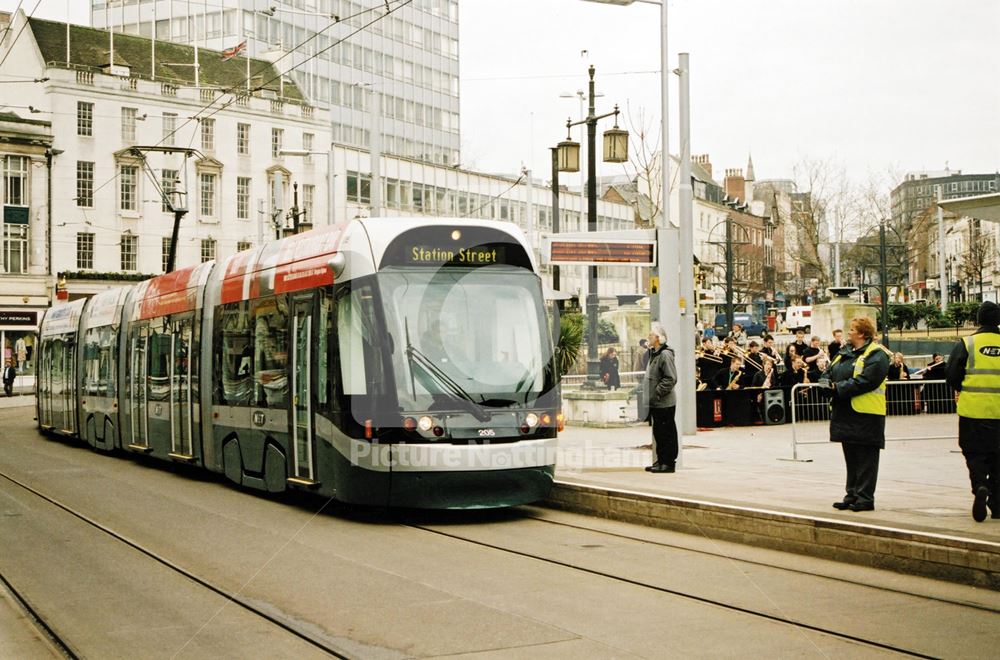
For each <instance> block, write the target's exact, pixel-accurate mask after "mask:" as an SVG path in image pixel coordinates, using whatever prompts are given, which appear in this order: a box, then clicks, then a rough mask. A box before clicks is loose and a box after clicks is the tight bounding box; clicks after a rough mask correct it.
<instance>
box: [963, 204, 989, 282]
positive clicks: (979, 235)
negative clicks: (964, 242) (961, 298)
mask: <svg viewBox="0 0 1000 660" xmlns="http://www.w3.org/2000/svg"><path fill="white" fill-rule="evenodd" d="M992 249H993V248H992V246H991V245H990V241H987V240H984V237H983V232H982V228H981V227H980V226H979V220H975V219H972V218H970V219H969V246H968V247H967V248H966V250H965V254H963V255H962V270H963V271H965V276H966V278H967V279H968V280H970V281H973V282H976V283H977V284H978V285H979V302H982V301H983V271H984V270H986V266H987V265H988V264H989V263H990V261H991V259H990V257H991V251H992ZM966 290H968V289H966Z"/></svg>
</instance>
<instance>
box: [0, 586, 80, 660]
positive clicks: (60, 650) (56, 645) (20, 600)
mask: <svg viewBox="0 0 1000 660" xmlns="http://www.w3.org/2000/svg"><path fill="white" fill-rule="evenodd" d="M0 590H3V591H4V592H6V593H7V595H9V596H10V598H11V599H12V600H13V601H14V603H15V604H16V605H17V606H18V607H19V608H21V610H22V611H23V612H24V613H25V614H26V615H27V617H28V619H29V620H30V621H31V623H32V624H33V625H34V626H35V628H36V629H37V630H38V633H39V634H40V635H41V636H42V637H44V639H45V641H46V642H47V643H48V644H49V645H50V646H51V647H52V649H53V651H55V654H57V655H61V656H63V657H65V658H69V659H70V660H77V658H79V657H80V656H78V655H77V654H76V652H75V651H74V650H73V648H72V646H71V645H70V644H69V643H68V642H67V641H66V640H64V639H63V638H62V637H61V636H60V635H59V633H58V632H57V631H56V630H55V629H54V628H53V627H52V626H50V625H49V622H48V621H46V619H45V617H44V616H43V615H42V614H40V613H39V612H38V611H37V610H36V609H35V608H34V606H33V605H32V604H31V602H30V601H29V600H28V598H27V597H25V595H24V594H22V593H21V592H20V591H18V590H17V588H16V587H14V585H13V584H11V583H10V581H9V580H7V577H6V576H5V575H4V574H3V573H2V572H0Z"/></svg>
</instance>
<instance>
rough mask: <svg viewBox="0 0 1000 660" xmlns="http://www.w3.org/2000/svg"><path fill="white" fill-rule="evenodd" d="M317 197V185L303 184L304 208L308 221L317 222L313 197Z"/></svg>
mask: <svg viewBox="0 0 1000 660" xmlns="http://www.w3.org/2000/svg"><path fill="white" fill-rule="evenodd" d="M315 197H316V186H313V185H309V184H306V185H304V186H302V210H303V211H304V212H305V214H306V222H315V220H314V219H313V199H315Z"/></svg>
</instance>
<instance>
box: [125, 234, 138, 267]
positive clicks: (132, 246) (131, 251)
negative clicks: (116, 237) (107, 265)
mask: <svg viewBox="0 0 1000 660" xmlns="http://www.w3.org/2000/svg"><path fill="white" fill-rule="evenodd" d="M121 245H122V270H125V271H134V270H135V269H136V254H137V252H138V246H139V237H138V236H136V235H134V234H122V243H121Z"/></svg>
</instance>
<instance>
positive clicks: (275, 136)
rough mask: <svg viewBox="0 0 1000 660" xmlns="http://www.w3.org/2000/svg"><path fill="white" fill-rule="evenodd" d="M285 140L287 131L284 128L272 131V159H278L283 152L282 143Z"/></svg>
mask: <svg viewBox="0 0 1000 660" xmlns="http://www.w3.org/2000/svg"><path fill="white" fill-rule="evenodd" d="M284 138H285V130H284V129H282V128H272V129H271V157H272V158H277V157H278V155H279V152H280V151H281V143H282V141H283V140H284Z"/></svg>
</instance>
